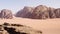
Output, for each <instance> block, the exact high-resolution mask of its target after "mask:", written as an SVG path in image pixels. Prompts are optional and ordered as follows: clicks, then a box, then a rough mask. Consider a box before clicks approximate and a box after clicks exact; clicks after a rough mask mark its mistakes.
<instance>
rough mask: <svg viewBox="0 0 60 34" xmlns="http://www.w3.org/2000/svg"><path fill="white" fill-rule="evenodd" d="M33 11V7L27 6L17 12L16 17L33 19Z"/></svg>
mask: <svg viewBox="0 0 60 34" xmlns="http://www.w3.org/2000/svg"><path fill="white" fill-rule="evenodd" d="M33 9H34V8H32V7H27V6H25V7H24V8H23V9H22V10H20V11H18V12H17V14H16V17H24V18H31V16H32V12H33Z"/></svg>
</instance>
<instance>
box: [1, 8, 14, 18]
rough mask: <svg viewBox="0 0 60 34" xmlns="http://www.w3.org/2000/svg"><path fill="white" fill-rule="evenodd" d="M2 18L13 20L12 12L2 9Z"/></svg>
mask: <svg viewBox="0 0 60 34" xmlns="http://www.w3.org/2000/svg"><path fill="white" fill-rule="evenodd" d="M0 18H4V19H12V18H13V14H12V11H11V10H8V9H2V10H1V12H0Z"/></svg>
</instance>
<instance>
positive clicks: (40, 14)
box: [32, 5, 49, 19]
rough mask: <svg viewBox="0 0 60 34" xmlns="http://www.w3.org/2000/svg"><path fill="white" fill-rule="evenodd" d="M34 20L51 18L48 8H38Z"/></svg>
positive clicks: (42, 6)
mask: <svg viewBox="0 0 60 34" xmlns="http://www.w3.org/2000/svg"><path fill="white" fill-rule="evenodd" d="M32 18H34V19H46V18H49V13H48V7H46V6H44V5H39V6H37V7H36V8H35V9H34V11H33V14H32Z"/></svg>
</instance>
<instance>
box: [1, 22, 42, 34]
mask: <svg viewBox="0 0 60 34" xmlns="http://www.w3.org/2000/svg"><path fill="white" fill-rule="evenodd" d="M0 34H42V31H37V30H35V29H33V28H31V27H29V26H25V25H21V24H9V23H6V22H5V23H4V24H2V25H0Z"/></svg>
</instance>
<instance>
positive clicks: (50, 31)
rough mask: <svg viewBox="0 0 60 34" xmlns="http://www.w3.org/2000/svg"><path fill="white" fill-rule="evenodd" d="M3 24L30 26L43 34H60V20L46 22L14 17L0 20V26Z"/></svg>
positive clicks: (47, 20)
mask: <svg viewBox="0 0 60 34" xmlns="http://www.w3.org/2000/svg"><path fill="white" fill-rule="evenodd" d="M4 22H7V23H16V24H22V25H26V26H30V27H32V28H33V29H36V30H41V31H42V32H43V34H60V18H57V19H46V20H38V19H37V20H36V19H27V18H16V17H15V18H13V19H0V24H3V23H4Z"/></svg>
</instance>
